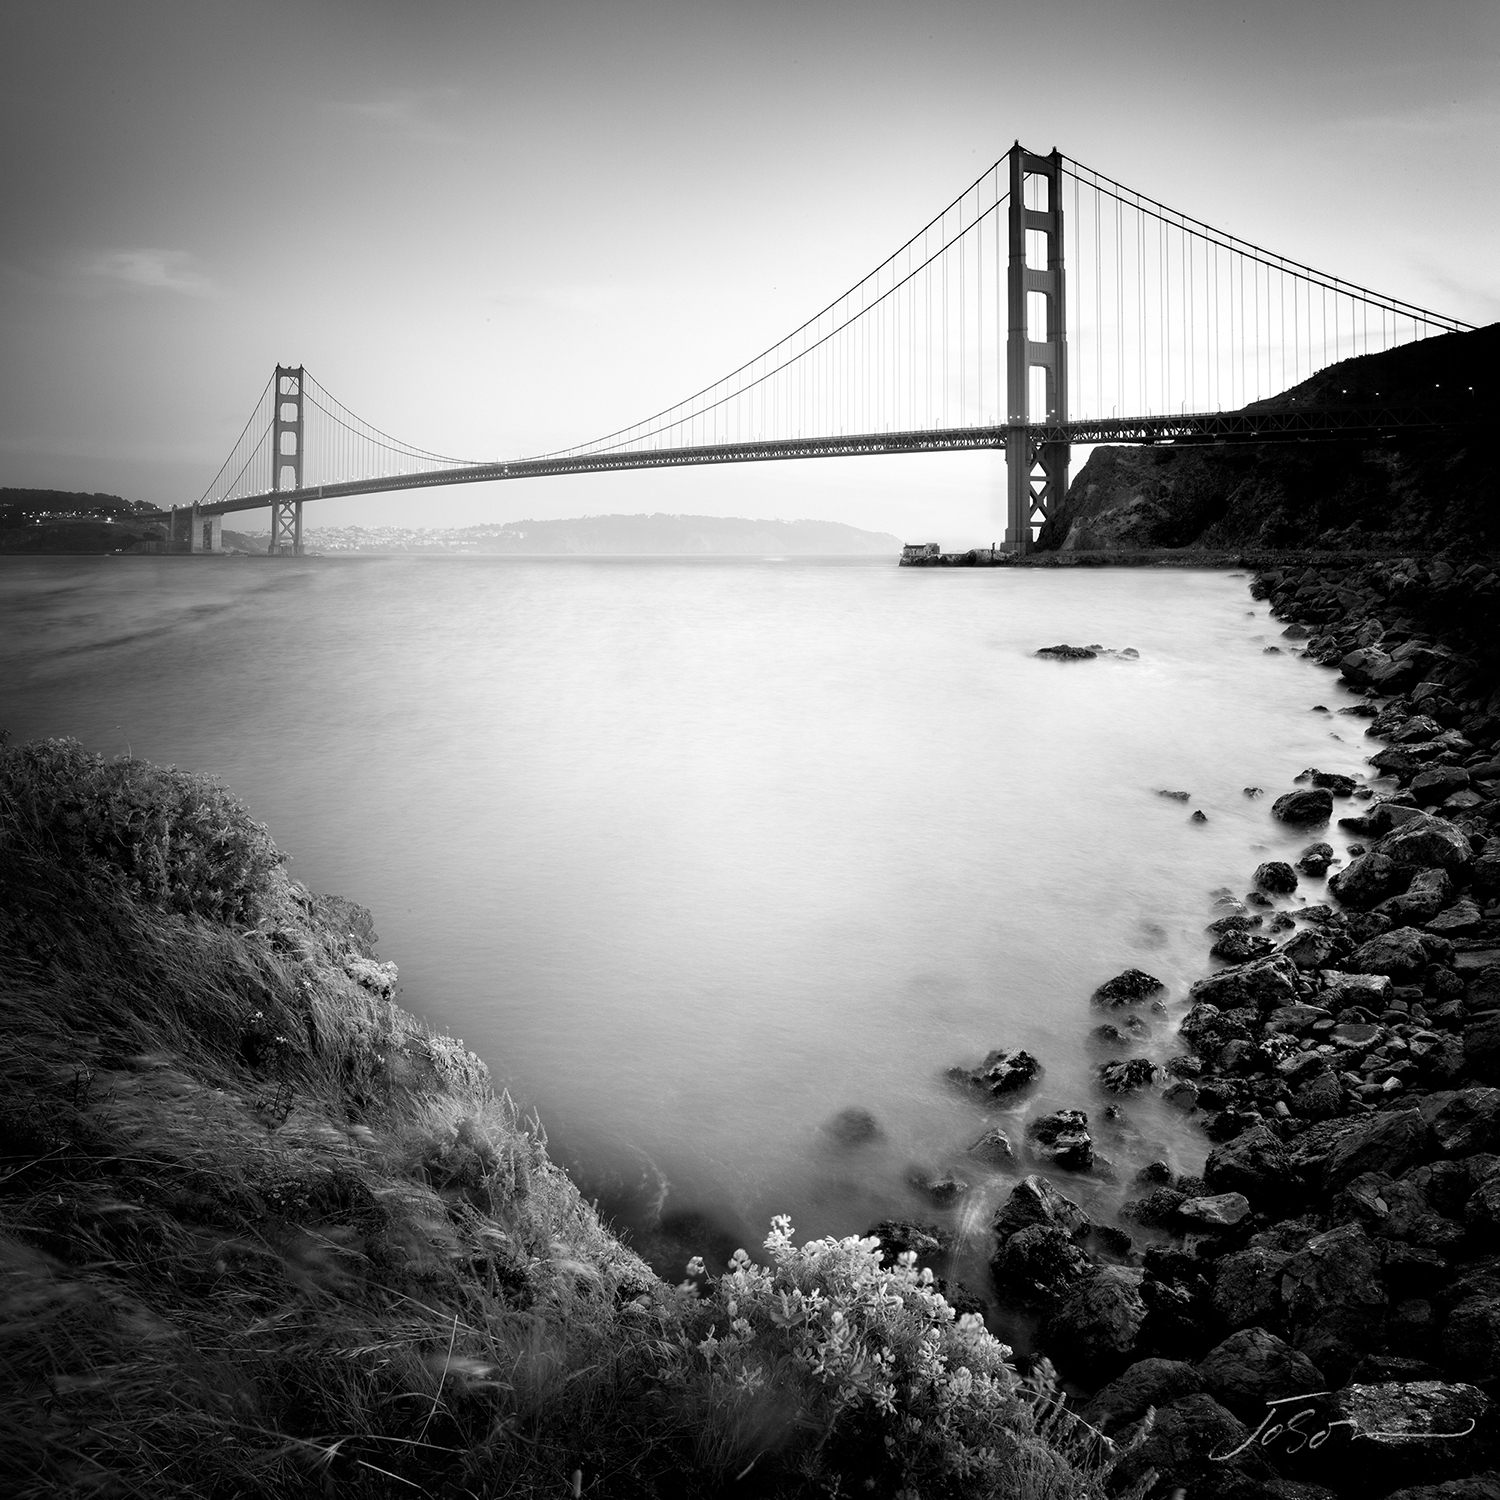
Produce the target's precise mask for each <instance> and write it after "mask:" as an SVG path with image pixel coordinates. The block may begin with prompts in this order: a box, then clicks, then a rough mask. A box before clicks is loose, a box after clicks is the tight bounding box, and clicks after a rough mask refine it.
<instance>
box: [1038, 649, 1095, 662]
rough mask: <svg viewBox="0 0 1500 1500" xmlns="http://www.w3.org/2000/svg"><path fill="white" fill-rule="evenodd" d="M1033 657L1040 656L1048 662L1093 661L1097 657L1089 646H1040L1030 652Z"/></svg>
mask: <svg viewBox="0 0 1500 1500" xmlns="http://www.w3.org/2000/svg"><path fill="white" fill-rule="evenodd" d="M1032 655H1033V656H1040V657H1043V658H1045V659H1047V660H1049V661H1093V660H1094V658H1095V657H1097V656H1098V655H1099V653H1098V652H1097V651H1095V650H1094V649H1093V648H1092V647H1090V646H1067V645H1062V646H1042V647H1041V648H1039V649H1038V650H1036V651H1034V652H1032Z"/></svg>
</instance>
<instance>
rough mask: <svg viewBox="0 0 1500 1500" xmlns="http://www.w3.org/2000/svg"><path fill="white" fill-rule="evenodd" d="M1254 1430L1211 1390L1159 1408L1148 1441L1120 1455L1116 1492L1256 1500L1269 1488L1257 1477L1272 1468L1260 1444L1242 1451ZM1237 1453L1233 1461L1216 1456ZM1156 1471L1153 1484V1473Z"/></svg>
mask: <svg viewBox="0 0 1500 1500" xmlns="http://www.w3.org/2000/svg"><path fill="white" fill-rule="evenodd" d="M1251 1431H1252V1429H1251V1428H1248V1427H1246V1426H1245V1424H1244V1423H1243V1422H1241V1421H1240V1419H1239V1418H1238V1417H1236V1416H1235V1415H1234V1414H1233V1413H1232V1412H1230V1411H1229V1410H1227V1409H1226V1408H1225V1407H1223V1406H1220V1405H1219V1403H1218V1402H1217V1401H1215V1400H1214V1398H1213V1397H1212V1396H1210V1395H1209V1394H1208V1393H1207V1392H1206V1391H1199V1392H1197V1393H1195V1394H1193V1395H1190V1396H1182V1397H1179V1398H1178V1399H1177V1400H1176V1401H1173V1402H1171V1403H1170V1404H1169V1405H1167V1406H1163V1407H1158V1408H1157V1412H1156V1420H1155V1422H1153V1423H1152V1426H1151V1430H1150V1431H1149V1432H1148V1433H1147V1434H1146V1436H1145V1439H1144V1441H1143V1442H1141V1443H1140V1444H1138V1445H1137V1446H1136V1447H1134V1448H1131V1449H1130V1451H1129V1452H1127V1453H1126V1454H1125V1455H1124V1456H1123V1457H1122V1458H1120V1459H1119V1460H1118V1461H1117V1462H1116V1464H1115V1466H1114V1468H1113V1470H1112V1471H1111V1472H1110V1477H1109V1488H1110V1492H1111V1493H1113V1494H1120V1493H1122V1492H1124V1493H1130V1494H1150V1495H1161V1496H1168V1495H1173V1494H1178V1495H1182V1494H1186V1495H1190V1496H1194V1497H1200V1496H1201V1497H1203V1500H1210V1497H1219V1496H1222V1497H1233V1500H1240V1497H1244V1500H1254V1497H1256V1496H1258V1495H1261V1494H1264V1493H1265V1492H1264V1491H1262V1490H1259V1489H1258V1488H1256V1487H1254V1486H1253V1481H1254V1480H1258V1479H1268V1478H1269V1477H1270V1474H1271V1467H1270V1465H1269V1464H1268V1463H1267V1462H1266V1459H1265V1457H1264V1455H1263V1454H1262V1452H1261V1447H1260V1444H1258V1443H1250V1444H1249V1445H1248V1446H1245V1447H1244V1449H1243V1451H1242V1452H1236V1451H1235V1450H1236V1449H1239V1448H1241V1446H1242V1445H1243V1444H1245V1442H1246V1439H1247V1438H1249V1436H1250V1434H1251ZM1227 1453H1234V1454H1235V1456H1234V1457H1233V1458H1232V1459H1229V1460H1228V1461H1227V1462H1225V1461H1223V1460H1222V1459H1221V1458H1220V1459H1216V1458H1215V1457H1213V1455H1215V1454H1218V1455H1223V1454H1227ZM1151 1475H1154V1476H1155V1482H1154V1483H1153V1482H1152V1480H1151V1479H1150V1478H1148V1476H1151Z"/></svg>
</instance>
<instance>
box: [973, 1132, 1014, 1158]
mask: <svg viewBox="0 0 1500 1500" xmlns="http://www.w3.org/2000/svg"><path fill="white" fill-rule="evenodd" d="M968 1154H969V1155H970V1156H972V1157H973V1158H974V1159H975V1160H976V1161H982V1162H988V1163H989V1164H990V1165H991V1166H993V1167H1000V1166H1004V1165H1005V1164H1006V1163H1007V1162H1009V1161H1011V1160H1012V1159H1013V1158H1014V1157H1015V1154H1016V1153H1015V1151H1014V1150H1013V1149H1012V1147H1011V1144H1010V1137H1009V1136H1008V1135H1006V1133H1005V1132H1004V1131H1003V1130H1001V1129H999V1128H998V1127H997V1128H996V1129H994V1130H986V1131H985V1133H984V1134H983V1135H982V1136H980V1137H979V1139H978V1140H977V1141H975V1142H974V1144H973V1145H972V1146H970V1147H969V1152H968Z"/></svg>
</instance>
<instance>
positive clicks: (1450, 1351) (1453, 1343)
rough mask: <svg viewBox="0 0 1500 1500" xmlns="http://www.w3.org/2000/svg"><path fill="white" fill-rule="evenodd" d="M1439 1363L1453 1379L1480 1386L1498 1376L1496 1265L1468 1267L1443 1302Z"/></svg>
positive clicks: (1499, 1270)
mask: <svg viewBox="0 0 1500 1500" xmlns="http://www.w3.org/2000/svg"><path fill="white" fill-rule="evenodd" d="M1444 1300H1445V1301H1446V1302H1447V1304H1448V1306H1449V1308H1450V1311H1449V1313H1448V1317H1447V1321H1446V1322H1445V1323H1444V1325H1443V1363H1444V1365H1445V1366H1446V1367H1447V1368H1448V1369H1450V1370H1451V1371H1452V1372H1453V1373H1454V1374H1455V1375H1458V1376H1461V1377H1462V1378H1464V1379H1466V1380H1473V1381H1478V1382H1480V1383H1481V1384H1484V1383H1487V1382H1489V1381H1492V1380H1494V1379H1495V1378H1496V1377H1497V1376H1500V1261H1495V1260H1489V1261H1483V1262H1481V1263H1480V1264H1478V1265H1476V1266H1474V1267H1472V1268H1471V1269H1469V1270H1468V1271H1466V1272H1465V1273H1464V1274H1463V1275H1462V1276H1460V1277H1459V1278H1458V1279H1457V1280H1456V1281H1454V1282H1453V1283H1452V1285H1450V1286H1449V1287H1448V1289H1447V1293H1446V1295H1445V1299H1444Z"/></svg>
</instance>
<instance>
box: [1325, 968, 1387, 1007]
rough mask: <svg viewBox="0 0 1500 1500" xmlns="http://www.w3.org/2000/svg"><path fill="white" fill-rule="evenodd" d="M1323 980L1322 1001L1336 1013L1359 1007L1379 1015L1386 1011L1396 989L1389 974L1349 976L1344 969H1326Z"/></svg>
mask: <svg viewBox="0 0 1500 1500" xmlns="http://www.w3.org/2000/svg"><path fill="white" fill-rule="evenodd" d="M1321 978H1322V980H1323V994H1322V995H1321V997H1320V999H1321V1001H1322V1003H1323V1004H1324V1005H1326V1006H1327V1007H1328V1009H1329V1010H1331V1011H1334V1012H1335V1013H1337V1012H1338V1011H1341V1010H1346V1009H1347V1008H1348V1007H1349V1006H1351V1005H1359V1006H1363V1007H1364V1008H1365V1009H1366V1010H1371V1011H1374V1012H1375V1013H1376V1014H1377V1015H1378V1014H1379V1013H1380V1012H1382V1011H1384V1010H1385V1008H1386V1005H1387V1003H1388V1002H1389V1001H1390V998H1391V991H1392V989H1394V988H1395V986H1394V985H1392V983H1391V979H1390V975H1388V974H1348V973H1345V972H1344V971H1343V970H1342V969H1324V970H1323V971H1322V974H1321Z"/></svg>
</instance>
